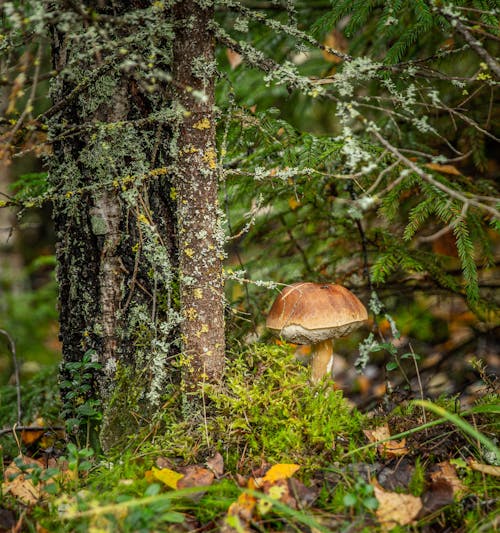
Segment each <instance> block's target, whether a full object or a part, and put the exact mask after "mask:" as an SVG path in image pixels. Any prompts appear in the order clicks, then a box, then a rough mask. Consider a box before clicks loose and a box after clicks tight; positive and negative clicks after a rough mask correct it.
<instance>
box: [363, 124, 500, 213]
mask: <svg viewBox="0 0 500 533" xmlns="http://www.w3.org/2000/svg"><path fill="white" fill-rule="evenodd" d="M369 130H370V131H371V132H372V133H373V135H375V137H377V139H378V140H379V141H380V142H381V144H382V145H383V146H385V147H386V148H387V149H388V150H389V151H390V152H391V153H392V154H394V155H395V156H396V157H397V158H398V159H399V160H400V161H401V162H402V163H404V164H405V165H406V166H407V167H408V168H409V169H410V170H412V171H413V172H415V174H417V176H419V177H420V178H422V179H423V180H425V181H426V182H427V183H430V184H431V185H433V186H434V187H436V188H437V189H439V190H441V191H443V192H445V193H446V194H447V195H448V196H451V197H452V198H455V199H456V200H459V201H460V202H462V203H464V204H470V205H474V206H476V207H478V208H479V209H482V210H483V211H488V213H490V214H492V215H493V216H494V217H495V218H500V211H498V210H497V209H495V208H494V207H491V206H489V205H486V204H484V203H481V202H478V201H477V200H475V199H474V198H467V197H466V196H464V195H463V194H461V193H459V192H458V191H456V190H454V189H451V188H450V187H447V186H446V185H444V184H443V183H441V182H440V181H438V180H436V179H434V178H433V177H432V176H431V175H430V174H427V172H424V171H423V170H422V169H421V168H420V167H419V166H418V165H416V164H415V163H414V162H413V161H411V160H410V159H408V158H407V157H405V156H404V155H403V154H402V153H401V152H400V151H399V150H398V149H397V148H396V147H395V146H393V145H392V144H391V143H390V142H389V141H388V140H387V139H385V138H384V137H382V135H380V133H379V132H378V130H377V128H376V127H373V126H372V127H370V128H369Z"/></svg>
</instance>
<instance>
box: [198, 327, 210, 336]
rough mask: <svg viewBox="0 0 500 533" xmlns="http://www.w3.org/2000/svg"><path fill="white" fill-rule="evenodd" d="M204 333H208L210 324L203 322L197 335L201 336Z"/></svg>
mask: <svg viewBox="0 0 500 533" xmlns="http://www.w3.org/2000/svg"><path fill="white" fill-rule="evenodd" d="M203 333H208V325H207V324H202V325H201V328H200V329H199V330H198V331H197V332H196V336H197V337H201V336H202V335H203Z"/></svg>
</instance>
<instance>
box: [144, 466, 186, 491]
mask: <svg viewBox="0 0 500 533" xmlns="http://www.w3.org/2000/svg"><path fill="white" fill-rule="evenodd" d="M151 472H152V473H153V476H154V477H155V478H156V479H158V480H159V481H161V482H162V483H164V484H165V485H167V487H170V488H171V489H177V483H178V482H179V480H180V479H182V478H183V477H184V475H183V474H179V473H178V472H175V471H174V470H170V468H156V466H153V467H151Z"/></svg>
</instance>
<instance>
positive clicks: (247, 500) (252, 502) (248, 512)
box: [227, 492, 257, 524]
mask: <svg viewBox="0 0 500 533" xmlns="http://www.w3.org/2000/svg"><path fill="white" fill-rule="evenodd" d="M256 505H257V499H256V498H255V497H254V496H252V495H251V494H248V493H247V492H242V493H241V494H240V495H239V496H238V499H237V500H236V501H235V502H233V503H232V504H231V505H230V506H229V509H228V510H227V516H228V517H229V516H236V517H238V518H240V519H241V520H243V522H244V523H245V524H248V522H249V521H250V520H251V518H252V516H253V512H254V509H255V506H256Z"/></svg>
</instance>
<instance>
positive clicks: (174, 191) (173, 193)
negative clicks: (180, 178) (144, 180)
mask: <svg viewBox="0 0 500 533" xmlns="http://www.w3.org/2000/svg"><path fill="white" fill-rule="evenodd" d="M176 198H177V189H176V188H175V187H170V199H171V200H175V199H176Z"/></svg>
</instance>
